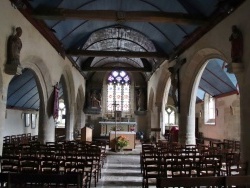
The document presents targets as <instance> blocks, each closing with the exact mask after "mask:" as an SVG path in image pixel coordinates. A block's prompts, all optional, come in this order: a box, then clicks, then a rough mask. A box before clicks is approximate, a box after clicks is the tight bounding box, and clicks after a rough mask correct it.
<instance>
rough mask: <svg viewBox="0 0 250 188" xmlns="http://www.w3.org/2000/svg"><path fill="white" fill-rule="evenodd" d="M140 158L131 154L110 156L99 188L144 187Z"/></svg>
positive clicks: (98, 185) (103, 170)
mask: <svg viewBox="0 0 250 188" xmlns="http://www.w3.org/2000/svg"><path fill="white" fill-rule="evenodd" d="M140 172H141V170H140V156H139V155H135V154H133V155H131V154H115V155H112V154H111V155H108V157H107V163H106V164H105V166H104V168H103V169H102V178H101V179H100V180H99V182H98V184H97V188H109V187H110V188H112V187H119V188H125V187H129V188H139V187H142V175H141V173H140Z"/></svg>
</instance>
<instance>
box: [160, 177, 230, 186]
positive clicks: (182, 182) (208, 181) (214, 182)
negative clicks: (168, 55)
mask: <svg viewBox="0 0 250 188" xmlns="http://www.w3.org/2000/svg"><path fill="white" fill-rule="evenodd" d="M224 185H225V177H194V178H190V177H178V178H157V186H156V187H157V188H166V187H200V186H218V187H221V186H224Z"/></svg>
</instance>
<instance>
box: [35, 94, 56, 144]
mask: <svg viewBox="0 0 250 188" xmlns="http://www.w3.org/2000/svg"><path fill="white" fill-rule="evenodd" d="M53 92H54V91H53V90H51V97H50V98H49V100H48V101H46V102H44V103H43V102H42V101H43V100H42V99H41V98H40V108H39V128H38V129H39V130H38V140H39V141H40V142H41V143H46V142H54V141H55V121H54V118H53V113H52V112H53V104H54V100H53Z"/></svg>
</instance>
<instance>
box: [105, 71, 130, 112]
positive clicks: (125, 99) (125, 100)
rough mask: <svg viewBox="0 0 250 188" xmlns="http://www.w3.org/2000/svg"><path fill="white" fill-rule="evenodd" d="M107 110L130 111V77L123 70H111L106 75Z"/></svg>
mask: <svg viewBox="0 0 250 188" xmlns="http://www.w3.org/2000/svg"><path fill="white" fill-rule="evenodd" d="M107 83H108V87H107V90H108V91H107V111H109V112H111V111H113V110H114V103H116V104H117V106H116V110H118V111H125V112H129V111H130V78H129V76H128V74H127V73H126V72H125V71H112V72H111V74H110V75H109V76H108V80H107Z"/></svg>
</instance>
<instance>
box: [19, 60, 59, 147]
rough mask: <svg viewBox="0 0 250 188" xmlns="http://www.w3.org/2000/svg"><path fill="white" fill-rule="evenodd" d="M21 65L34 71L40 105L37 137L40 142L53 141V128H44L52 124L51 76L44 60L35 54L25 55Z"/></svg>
mask: <svg viewBox="0 0 250 188" xmlns="http://www.w3.org/2000/svg"><path fill="white" fill-rule="evenodd" d="M22 66H23V68H28V69H31V70H32V71H33V72H34V76H35V79H36V84H37V88H38V92H39V98H40V107H39V128H38V139H39V141H41V142H46V141H54V129H50V130H49V131H46V130H45V129H46V128H45V127H50V126H49V125H53V126H54V119H53V117H52V107H51V106H50V105H49V104H50V103H51V100H53V99H52V95H51V94H52V93H53V84H52V81H51V77H50V75H49V74H48V73H49V69H48V68H47V66H46V65H45V63H44V61H43V60H42V59H41V58H39V57H36V56H29V57H27V58H26V59H25V60H23V62H22ZM47 124H49V125H47ZM52 130H53V131H52ZM45 131H46V132H45Z"/></svg>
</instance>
